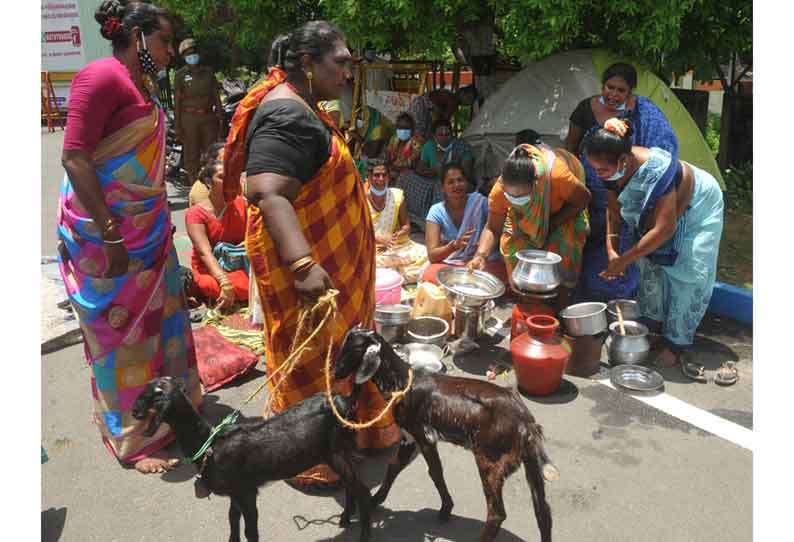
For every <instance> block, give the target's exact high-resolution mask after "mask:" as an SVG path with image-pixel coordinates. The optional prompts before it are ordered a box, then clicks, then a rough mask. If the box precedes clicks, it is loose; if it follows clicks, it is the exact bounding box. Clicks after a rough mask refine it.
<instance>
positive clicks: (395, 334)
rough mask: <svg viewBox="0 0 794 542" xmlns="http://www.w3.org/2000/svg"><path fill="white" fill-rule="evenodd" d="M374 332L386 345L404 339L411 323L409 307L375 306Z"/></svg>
mask: <svg viewBox="0 0 794 542" xmlns="http://www.w3.org/2000/svg"><path fill="white" fill-rule="evenodd" d="M374 320H375V331H376V332H378V333H379V334H380V335H381V337H383V338H384V340H385V341H386V342H388V343H392V342H396V341H400V340H402V339H403V338H404V337H405V332H406V330H407V329H408V322H410V321H411V307H410V305H375V317H374Z"/></svg>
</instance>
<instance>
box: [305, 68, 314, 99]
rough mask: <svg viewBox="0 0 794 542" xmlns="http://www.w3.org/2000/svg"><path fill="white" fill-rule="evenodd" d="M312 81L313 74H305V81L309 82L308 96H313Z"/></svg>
mask: <svg viewBox="0 0 794 542" xmlns="http://www.w3.org/2000/svg"><path fill="white" fill-rule="evenodd" d="M312 79H314V74H313V73H312V72H306V80H307V81H309V94H314V93H313V92H312Z"/></svg>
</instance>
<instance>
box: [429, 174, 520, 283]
mask: <svg viewBox="0 0 794 542" xmlns="http://www.w3.org/2000/svg"><path fill="white" fill-rule="evenodd" d="M441 192H442V193H443V195H444V201H442V202H440V203H436V204H435V205H433V206H432V207H431V208H430V211H428V213H427V222H426V224H425V244H426V245H427V257H428V259H429V260H430V265H429V266H428V267H427V269H425V271H424V272H423V273H422V281H429V282H432V283H434V284H438V281H437V280H436V273H438V271H439V270H440V269H443V268H444V267H447V266H449V265H455V266H463V265H466V264H467V263H468V262H469V261H470V260H471V259H472V258H473V257H474V256H475V254H476V252H477V244H478V243H479V241H480V234H481V233H482V230H483V228H484V227H485V222H486V220H487V219H488V198H486V197H485V196H483V195H482V194H480V193H479V192H472V193H469V182H468V180H467V178H466V175H465V173H464V171H463V166H461V165H460V164H456V163H450V164H446V165H444V166H443V168H442V169H441ZM484 270H485V271H487V272H489V273H492V274H493V275H495V276H497V277H498V278H499V280H501V281H504V282H506V281H507V271H506V270H505V265H504V261H503V260H502V258H501V257H500V255H499V251H498V250H494V251H493V252H492V253H491V254H489V255H487V258H486V263H485V268H484Z"/></svg>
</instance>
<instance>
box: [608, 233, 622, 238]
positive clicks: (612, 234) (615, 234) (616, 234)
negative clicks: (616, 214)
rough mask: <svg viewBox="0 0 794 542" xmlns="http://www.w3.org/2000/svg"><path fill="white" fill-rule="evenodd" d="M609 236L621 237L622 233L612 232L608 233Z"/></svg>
mask: <svg viewBox="0 0 794 542" xmlns="http://www.w3.org/2000/svg"><path fill="white" fill-rule="evenodd" d="M607 237H620V234H619V233H610V234H607Z"/></svg>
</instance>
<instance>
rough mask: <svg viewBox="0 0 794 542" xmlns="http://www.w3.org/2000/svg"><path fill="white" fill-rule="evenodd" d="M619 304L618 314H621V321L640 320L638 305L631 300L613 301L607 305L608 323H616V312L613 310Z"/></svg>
mask: <svg viewBox="0 0 794 542" xmlns="http://www.w3.org/2000/svg"><path fill="white" fill-rule="evenodd" d="M618 303H620V312H621V313H622V314H623V320H632V321H634V322H636V321H637V320H639V319H640V316H642V314H641V313H640V304H639V303H637V302H636V301H634V300H633V299H613V300H612V301H610V302H609V303H607V319H608V320H609V323H610V324H611V323H612V322H617V321H618V311H617V309H616V308H615V307H616V306H617V304H618Z"/></svg>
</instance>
